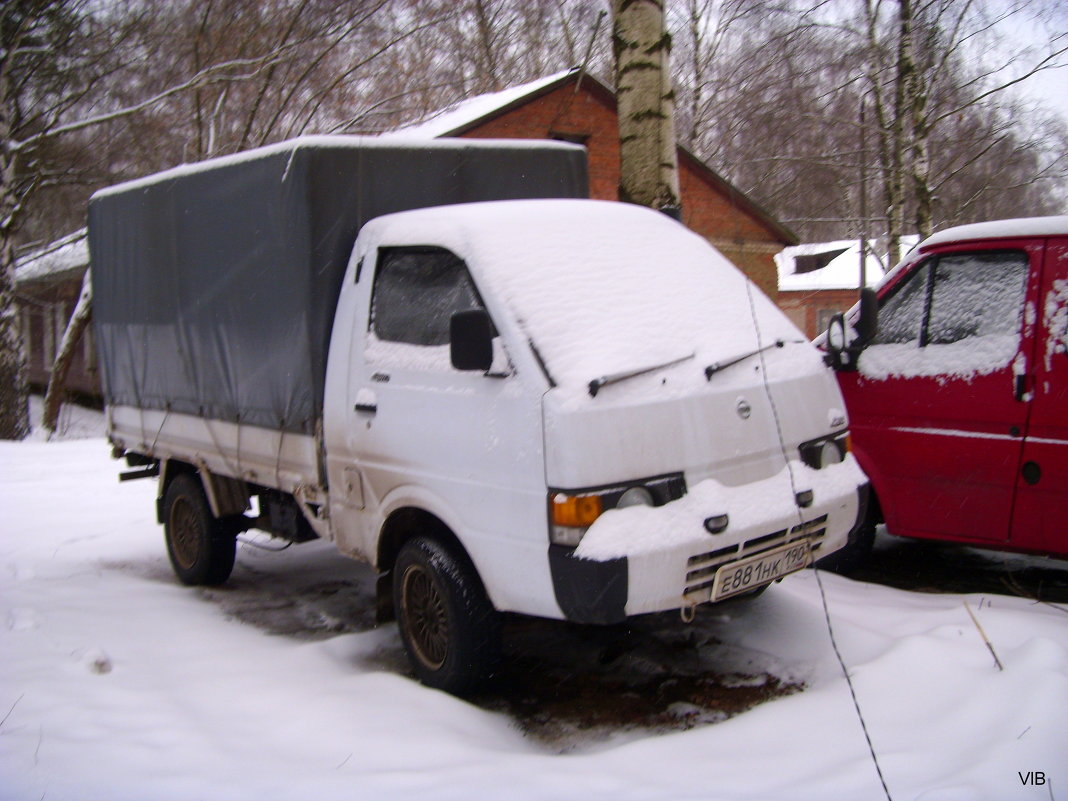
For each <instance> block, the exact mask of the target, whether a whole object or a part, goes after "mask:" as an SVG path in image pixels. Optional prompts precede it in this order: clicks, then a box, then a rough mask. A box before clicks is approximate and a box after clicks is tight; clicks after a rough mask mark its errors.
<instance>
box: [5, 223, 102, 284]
mask: <svg viewBox="0 0 1068 801" xmlns="http://www.w3.org/2000/svg"><path fill="white" fill-rule="evenodd" d="M88 264H89V243H88V240H87V239H86V236H85V229H84V228H82V229H81V230H80V231H75V232H74V233H73V234H68V235H67V236H65V237H63V238H62V239H57V240H56V241H55V242H53V243H52V244H50V245H46V246H45V247H43V248H40V249H39V250H35V251H33V252H32V253H27V254H26V255H25V256H23V257H21V258H20V259H18V260H17V262H16V264H15V281H16V282H23V281H34V280H37V279H40V278H45V277H48V276H51V275H58V274H60V273H64V272H67V271H69V270H76V269H80V268H84V267H86V266H88Z"/></svg>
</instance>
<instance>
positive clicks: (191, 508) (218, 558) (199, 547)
mask: <svg viewBox="0 0 1068 801" xmlns="http://www.w3.org/2000/svg"><path fill="white" fill-rule="evenodd" d="M163 535H164V539H165V540H166V541H167V555H168V556H169V557H170V560H171V567H173V568H174V573H175V575H177V576H178V579H179V580H180V581H181V582H182V583H183V584H188V585H190V586H196V585H204V584H208V585H211V584H222V583H223V582H225V581H226V580H227V579H228V578H230V573H231V571H233V569H234V557H235V555H236V551H237V537H236V536H235V535H234V533H233V531H232V530H229V531H228V530H227V528H226V526H225V525H224V524H223V523H222V522H220V521H219V520H217V519H216V518H215V517H214V516H213V515H212V513H211V509H210V507H209V506H208V499H207V498H205V497H204V489H203V487H202V486H201V484H200V479H199V478H198V477H197V476H196V475H193V474H190V473H183V474H182V475H180V476H177V477H176V478H175V479H174V480H173V481H171V483H170V484H168V485H167V491H166V493H165V494H164V496H163Z"/></svg>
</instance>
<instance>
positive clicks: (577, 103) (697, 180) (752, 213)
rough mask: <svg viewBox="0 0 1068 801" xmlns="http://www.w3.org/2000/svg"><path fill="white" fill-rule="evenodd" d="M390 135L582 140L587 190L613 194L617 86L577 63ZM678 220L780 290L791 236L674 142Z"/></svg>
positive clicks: (606, 196) (762, 283)
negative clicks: (781, 257) (781, 263)
mask: <svg viewBox="0 0 1068 801" xmlns="http://www.w3.org/2000/svg"><path fill="white" fill-rule="evenodd" d="M392 136H403V137H443V136H458V137H470V138H483V139H484V138H500V139H559V140H564V141H568V142H576V143H578V144H582V145H585V146H586V149H587V153H588V157H589V172H590V196H591V197H593V198H597V199H600V200H617V199H618V195H619V192H618V190H619V129H618V118H617V115H616V98H615V93H614V92H613V91H612V90H611V89H610V88H609V87H607V86H605V85H604V84H603V83H601V82H600V81H599V80H597V79H596V78H594V77H592V76H590V75H587V74H582V73H581V72H580V71H578V70H570V71H568V72H565V73H560V74H558V75H554V76H550V77H548V78H544V79H542V80H540V81H534V82H533V83H529V84H526V85H524V86H518V87H515V88H513V89H507V90H505V91H503V92H499V93H496V94H493V95H482V96H480V97H475V98H472V99H470V100H467V101H464V102H462V103H460V104H459V105H457V106H455V107H454V108H453V109H451V110H447V111H445V112H443V113H442V114H440V115H439V116H438V117H436V118H433V119H431V120H430V121H428V122H426V123H423V124H420V125H417V126H413V127H411V128H406V129H402V130H401V131H398V132H396V133H395V134H392ZM678 155H679V186H680V190H681V193H682V218H683V222H684V223H685V224H686V225H687V226H688V227H689V228H690V229H692V230H693V231H696V232H697V233H699V234H701V235H702V236H704V237H705V238H706V239H708V240H709V241H710V242H711V243H712V244H713V245H715V246H716V247H717V248H718V249H719V250H720V251H721V252H722V253H723V255H725V256H726V257H727V258H729V259H730V260H731V261H732V262H734V264H736V265H737V266H738V267H740V268H741V269H743V270H744V271H745V272H746V273H747V274H748V275H749V276H750V277H751V278H752V279H753V281H754V282H755V283H756V284H757V285H758V286H759V287H760V288H761V289H762V290H763V291H764V292H765V293H767V294H768V296H769V297H771V298H772V299H775V298H776V296H777V293H778V287H777V281H776V270H775V261H774V257H775V254H776V253H778V252H779V251H781V250H782V249H783V248H784V247H786V246H788V245H795V244H797V237H796V236H795V235H794V234H793V233H792V232H791V231H789V230H788V229H787V228H785V227H784V226H782V225H781V224H779V223H778V222H776V221H775V220H774V219H773V218H772V217H771V216H770V215H769V214H768V213H767V212H766V211H764V210H763V209H761V208H760V207H759V206H758V205H757V204H756V203H754V202H753V201H752V200H750V199H749V198H747V197H746V196H745V195H744V194H743V193H742V192H741V191H739V190H738V189H737V188H736V187H734V186H732V185H731V184H730V182H728V181H727V180H726V179H724V178H723V177H721V176H719V175H717V174H716V173H715V172H714V171H713V170H712V169H711V168H709V167H708V165H706V164H704V163H703V162H702V161H700V160H699V159H698V158H697V157H696V156H694V155H693V154H691V153H690V152H689V151H687V150H686V149H685V148H681V147H680V148H679V151H678Z"/></svg>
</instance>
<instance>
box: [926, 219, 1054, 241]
mask: <svg viewBox="0 0 1068 801" xmlns="http://www.w3.org/2000/svg"><path fill="white" fill-rule="evenodd" d="M1058 234H1060V235H1063V234H1068V214H1062V215H1059V216H1054V217H1021V218H1019V219H1015V220H994V221H991V222H981V223H972V224H970V225H958V226H955V227H953V228H947V229H945V230H944V231H939V232H938V233H936V234H932V235H931V236H929V237H927V239H925V240H924V241H923V242H921V243H920V247H927V246H928V245H943V244H946V243H947V242H962V241H964V240H970V239H1004V238H1008V237H1015V236H1057V235H1058Z"/></svg>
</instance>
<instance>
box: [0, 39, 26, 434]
mask: <svg viewBox="0 0 1068 801" xmlns="http://www.w3.org/2000/svg"><path fill="white" fill-rule="evenodd" d="M10 44H11V45H12V46H13V44H14V43H10ZM3 47H4V51H5V53H4V56H3V57H2V58H0V100H2V102H0V439H23V438H24V437H26V435H27V434H29V433H30V412H29V407H28V406H27V401H28V398H29V391H28V389H27V383H26V381H27V379H26V353H25V350H24V349H23V346H22V332H21V326H20V325H19V318H18V305H17V304H16V303H15V239H14V232H15V227H16V225H17V224H18V218H19V217H20V216H21V211H22V202H21V199H20V198H19V196H18V190H17V184H16V181H17V175H16V154H15V152H14V149H13V147H12V146H11V142H12V141H13V139H14V133H15V131H14V126H15V121H14V119H13V117H14V115H15V110H14V109H13V108H12V107H11V104H10V103H9V102H8V101H9V99H10V98H11V97H12V96H13V94H14V87H13V86H12V81H13V78H12V76H11V70H10V69H9V68H8V67H9V64H8V63H7V62H8V61H9V57H8V55H7V51H8V48H9V43H8V42H7V41H6V39H5V41H4V42H3Z"/></svg>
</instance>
